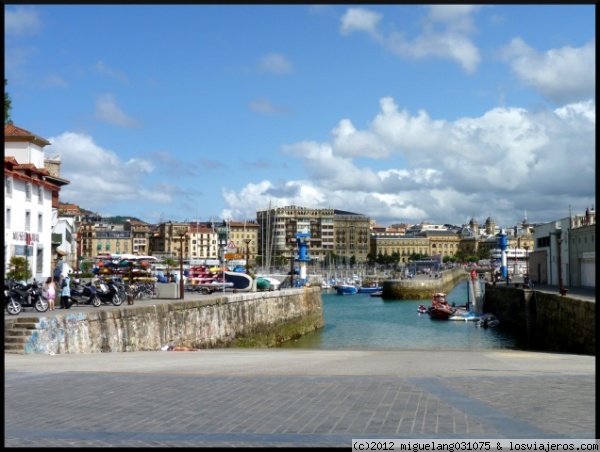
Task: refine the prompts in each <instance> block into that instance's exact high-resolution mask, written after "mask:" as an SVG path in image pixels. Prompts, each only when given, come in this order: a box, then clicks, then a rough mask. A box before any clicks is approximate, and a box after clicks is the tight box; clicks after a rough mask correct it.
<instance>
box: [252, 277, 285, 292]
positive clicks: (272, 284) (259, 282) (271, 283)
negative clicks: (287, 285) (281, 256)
mask: <svg viewBox="0 0 600 452" xmlns="http://www.w3.org/2000/svg"><path fill="white" fill-rule="evenodd" d="M280 286H281V281H279V280H278V279H275V278H269V277H268V276H261V277H259V278H256V289H257V290H268V291H273V290H279V289H280Z"/></svg>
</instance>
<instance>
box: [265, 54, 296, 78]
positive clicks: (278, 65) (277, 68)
mask: <svg viewBox="0 0 600 452" xmlns="http://www.w3.org/2000/svg"><path fill="white" fill-rule="evenodd" d="M258 68H259V70H260V71H261V72H268V73H270V74H277V75H279V74H288V73H290V72H293V70H294V65H293V64H292V62H291V61H290V60H288V59H287V58H286V57H285V56H284V55H281V54H279V53H269V54H267V55H264V56H263V57H262V58H261V59H260V61H259V65H258Z"/></svg>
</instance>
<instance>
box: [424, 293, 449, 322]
mask: <svg viewBox="0 0 600 452" xmlns="http://www.w3.org/2000/svg"><path fill="white" fill-rule="evenodd" d="M455 311H456V309H455V308H453V307H452V306H450V305H449V304H448V298H447V297H446V294H445V293H442V292H438V293H434V294H433V300H432V302H431V306H430V307H429V308H428V309H427V314H429V317H431V318H432V319H439V320H448V319H449V318H450V316H452V315H453V314H454V313H455Z"/></svg>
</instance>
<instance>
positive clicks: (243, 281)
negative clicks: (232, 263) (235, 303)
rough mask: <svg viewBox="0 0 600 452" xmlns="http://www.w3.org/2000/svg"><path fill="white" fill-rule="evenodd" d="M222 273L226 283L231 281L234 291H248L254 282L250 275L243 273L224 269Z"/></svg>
mask: <svg viewBox="0 0 600 452" xmlns="http://www.w3.org/2000/svg"><path fill="white" fill-rule="evenodd" d="M223 275H224V277H225V282H226V283H232V288H233V290H234V291H238V292H249V291H251V290H252V284H253V283H254V280H253V279H252V277H251V276H248V275H247V274H245V273H238V272H230V271H224V272H223Z"/></svg>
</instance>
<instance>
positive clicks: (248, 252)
mask: <svg viewBox="0 0 600 452" xmlns="http://www.w3.org/2000/svg"><path fill="white" fill-rule="evenodd" d="M251 241H252V239H244V243H245V244H246V274H247V275H249V274H250V242H251Z"/></svg>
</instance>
